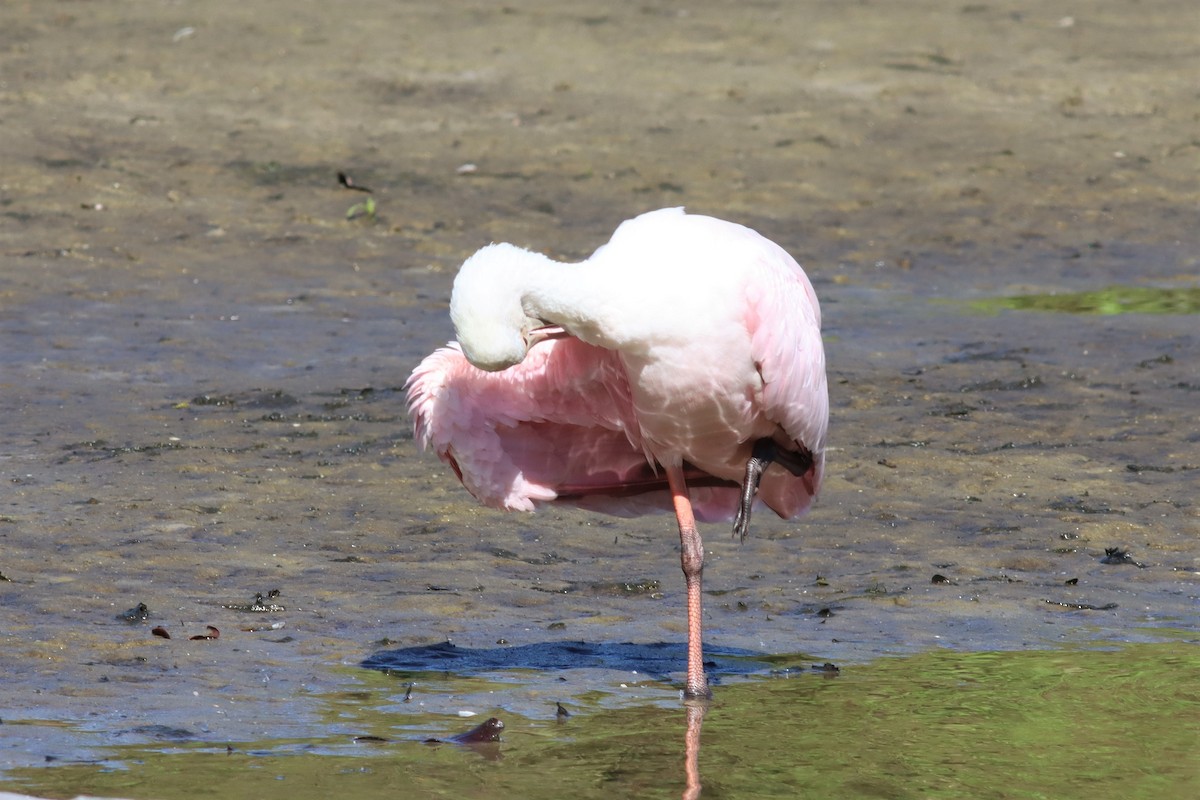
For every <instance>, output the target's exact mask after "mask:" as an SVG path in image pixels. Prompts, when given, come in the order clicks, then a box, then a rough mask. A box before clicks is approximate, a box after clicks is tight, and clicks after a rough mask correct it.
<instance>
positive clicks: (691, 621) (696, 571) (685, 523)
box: [667, 466, 712, 699]
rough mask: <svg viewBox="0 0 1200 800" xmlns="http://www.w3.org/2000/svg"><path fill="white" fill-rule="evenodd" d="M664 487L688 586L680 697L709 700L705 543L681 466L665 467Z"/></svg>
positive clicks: (710, 694) (710, 693)
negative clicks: (703, 589)
mask: <svg viewBox="0 0 1200 800" xmlns="http://www.w3.org/2000/svg"><path fill="white" fill-rule="evenodd" d="M667 484H668V485H669V486H670V487H671V499H672V501H673V502H674V504H675V519H676V520H677V521H678V522H679V561H680V564H681V566H682V567H683V579H684V581H685V582H686V583H687V606H688V664H687V683H686V685H685V686H684V690H683V696H684V697H685V698H689V699H695V698H708V697H712V692H711V691H709V688H708V679H707V678H706V677H704V622H703V604H702V601H701V594H700V588H701V574H702V573H703V572H704V543H703V542H702V541H700V531H698V530H696V517H695V515H694V514H693V513H692V501H691V498H690V497H689V496H688V488H687V483H686V482H684V479H683V469H682V467H681V466H671V467H667Z"/></svg>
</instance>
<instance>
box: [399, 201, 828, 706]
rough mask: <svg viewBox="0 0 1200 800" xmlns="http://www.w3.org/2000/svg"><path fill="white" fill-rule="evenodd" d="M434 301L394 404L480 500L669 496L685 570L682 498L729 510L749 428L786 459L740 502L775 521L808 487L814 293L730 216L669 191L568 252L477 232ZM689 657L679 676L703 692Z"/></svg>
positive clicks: (604, 502) (505, 503)
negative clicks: (433, 320) (767, 511)
mask: <svg viewBox="0 0 1200 800" xmlns="http://www.w3.org/2000/svg"><path fill="white" fill-rule="evenodd" d="M451 316H452V317H453V319H454V323H455V328H456V331H457V333H458V339H459V342H456V343H451V344H450V345H449V346H448V347H444V348H441V349H439V350H437V351H436V352H434V353H433V354H432V355H430V356H429V357H427V358H426V359H425V360H424V361H422V362H421V364H420V366H418V367H417V368H416V370H414V371H413V374H412V376H411V377H410V378H409V381H408V384H407V389H408V402H409V410H410V413H411V414H412V416H413V419H414V426H415V431H416V438H417V440H418V441H419V442H420V443H421V445H422V446H423V447H427V448H428V447H431V448H433V449H434V450H435V451H436V452H437V454H438V455H439V456H440V457H441V458H442V459H443V460H444V461H446V462H448V463H449V464H450V465H451V466H452V467H453V468H454V470H455V473H456V474H457V475H458V476H459V478H460V479H461V480H462V483H463V485H464V486H465V487H466V488H467V490H468V491H469V492H471V494H472V495H474V496H475V497H476V498H477V499H478V500H480V501H481V502H483V503H484V504H486V505H489V506H494V507H498V508H508V509H513V510H521V511H530V510H533V508H534V507H535V506H536V505H537V504H538V503H543V502H549V501H555V500H558V501H565V502H571V503H575V504H578V505H581V506H584V507H586V508H590V509H594V510H597V511H605V512H609V513H617V514H623V515H628V514H637V513H644V512H647V511H653V510H663V511H666V510H671V509H672V507H673V505H674V510H675V511H676V514H677V517H678V518H679V523H680V533H681V537H683V543H684V549H685V554H684V572H685V574H688V573H689V567H688V561H687V559H688V557H687V550H688V549H689V544H690V545H692V549H695V547H696V546H698V545H699V535H698V533H695V532H694V524H691V525H690V528H691V530H685V528H688V527H689V520H690V517H691V513H692V508H694V511H695V514H696V516H698V517H700V518H701V519H704V520H719V519H729V518H731V517H732V516H733V515H734V513H735V512H736V511H737V509H738V508H739V502H740V498H741V497H742V490H741V484H742V482H743V481H744V480H745V479H746V476H747V475H748V472H747V461H748V460H749V459H751V456H752V452H756V451H755V450H754V448H755V445H756V443H762V442H766V443H767V444H769V445H773V446H774V448H775V449H776V450H777V451H779V452H781V453H783V454H785V455H788V456H790V457H793V458H795V459H797V460H795V461H793V462H792V464H793V466H790V467H788V468H786V469H785V468H783V467H782V466H776V467H774V468H770V469H766V470H765V471H763V472H762V473H761V483H760V484H759V486H758V491H757V502H759V503H762V504H765V505H766V506H767V507H769V508H771V509H772V510H773V511H775V513H777V514H778V515H780V516H781V517H784V518H791V517H794V516H796V515H798V514H800V513H802V512H803V511H805V510H806V509H807V508H808V507H809V505H810V504H811V502H812V499H813V497H814V496H815V495H816V493H817V491H818V489H819V488H820V484H821V476H822V472H823V469H824V461H825V457H824V450H825V435H826V430H827V427H828V416H829V411H828V408H829V404H828V396H827V389H826V378H825V354H824V349H823V347H822V343H821V333H820V324H821V315H820V307H819V305H818V302H817V297H816V294H815V293H814V292H813V288H812V285H811V284H810V283H809V280H808V278H807V276H806V275H805V274H804V270H803V269H801V267H800V266H799V265H798V264H797V263H796V262H795V261H794V260H793V259H792V258H791V256H789V255H788V254H787V253H786V252H784V251H783V249H782V248H780V247H779V246H778V245H776V244H774V243H773V242H771V241H770V240H768V239H766V238H764V237H763V236H761V235H759V234H758V233H756V232H754V231H752V230H750V229H749V228H746V227H743V226H741V225H737V224H734V223H731V222H725V221H722V220H718V219H714V218H712V217H705V216H699V215H691V214H685V213H684V211H683V209H679V208H669V209H661V210H659V211H653V212H650V213H647V214H643V215H641V216H639V217H636V218H634V219H631V220H628V221H626V222H624V223H622V224H621V225H620V227H618V228H617V230H616V232H615V233H614V234H613V236H612V239H611V240H610V241H609V242H608V244H606V245H604V246H603V247H601V248H599V249H598V250H597V251H596V252H595V253H594V254H593V255H592V256H591V257H590V258H588V259H587V260H586V261H583V262H581V263H578V264H560V263H557V262H554V261H551V260H550V259H548V258H546V257H545V256H542V255H540V254H537V253H532V252H529V251H526V250H522V249H520V248H516V247H513V246H512V245H490V246H489V247H485V248H484V249H482V250H480V251H479V252H478V253H476V254H475V255H474V256H472V257H471V258H470V259H468V260H467V262H466V263H464V265H463V267H462V269H461V270H460V272H459V275H458V277H457V278H456V280H455V283H454V292H453V297H452V300H451ZM460 343H461V344H460ZM474 364H478V365H479V366H474ZM480 367H483V369H481V368H480ZM767 463H770V462H769V460H768V462H767ZM780 463H781V464H782V463H784V462H783V461H781V462H780ZM796 464H799V466H798V467H797V466H796ZM793 472H798V473H799V474H793ZM689 487H690V490H689ZM753 496H754V495H753V494H750V495H748V497H753ZM689 498H690V502H689ZM681 502H682V503H684V504H687V506H688V508H685V509H683V510H682V511H681V507H680V503H681ZM747 502H748V501H747ZM747 510H748V508H747ZM693 535H694V536H695V539H694V542H693V541H692V540H691V539H690V538H689V537H691V536H693ZM699 552H700V553H701V554H702V552H703V551H702V548H701V549H700V550H699ZM700 558H701V556H699V555H697V556H696V558H694V559H693V561H696V563H695V564H693V569H692V570H691V571H693V572H695V580H696V592H697V599H696V603H697V604H698V602H699V600H698V591H699V572H700V563H699V561H697V559H700ZM691 590H692V579H691V577H690V576H689V594H690V593H691ZM689 599H690V598H689ZM690 607H691V605H690V604H689V608H690ZM691 616H692V615H691V614H689V619H691ZM695 617H696V618H695V621H694V623H693V624H694V629H693V631H692V632H693V634H694V638H695V639H697V640H698V639H699V611H698V609H697V610H696V613H695ZM695 644H696V647H697V648H698V646H699V642H698V641H697V642H696V643H695ZM697 653H698V649H697ZM691 661H692V658H691V655H689V674H688V683H687V691H688V693H689V694H692V695H697V696H699V695H703V694H706V693H707V685H706V683H705V679H704V676H703V671H702V666H700V665H698V664H695V665H694V664H692V663H691ZM697 671H699V675H696V674H695V673H696V672H697Z"/></svg>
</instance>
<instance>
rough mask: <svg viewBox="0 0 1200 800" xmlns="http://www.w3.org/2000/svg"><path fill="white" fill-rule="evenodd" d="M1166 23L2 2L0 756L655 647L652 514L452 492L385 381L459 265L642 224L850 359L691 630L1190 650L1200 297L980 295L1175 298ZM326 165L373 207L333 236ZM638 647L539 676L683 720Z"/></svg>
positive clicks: (1191, 161) (1130, 15)
mask: <svg viewBox="0 0 1200 800" xmlns="http://www.w3.org/2000/svg"><path fill="white" fill-rule="evenodd" d="M1192 17H1194V10H1193V9H1192V7H1191V5H1190V4H1189V3H1186V2H1170V1H1166V2H1154V3H1143V4H1139V5H1137V6H1130V5H1129V4H1126V3H1122V2H1115V0H1114V2H1100V3H1094V4H1091V5H1090V6H1089V8H1088V9H1087V11H1086V14H1083V13H1081V14H1080V15H1079V16H1077V17H1074V18H1068V17H1063V16H1062V15H1061V13H1052V12H1050V11H1043V10H1040V9H1029V8H1026V7H1025V6H1024V5H1021V4H1016V3H1007V2H1005V3H993V4H967V5H964V4H957V3H943V2H925V3H916V4H912V3H909V4H905V5H904V7H903V9H901V8H899V7H896V6H893V5H888V4H870V3H867V4H855V5H850V4H836V5H830V4H823V3H807V2H806V3H797V4H788V3H780V4H772V3H759V4H754V5H752V6H745V7H742V8H741V9H740V10H739V11H738V12H736V13H733V12H730V11H728V10H727V9H726V7H725V4H717V3H700V4H692V5H689V6H686V7H683V6H679V5H675V4H667V3H651V4H636V5H630V6H620V7H616V8H612V9H598V8H596V7H594V6H593V5H587V4H572V3H550V4H544V5H536V6H526V5H524V4H518V5H514V6H511V7H492V6H490V5H481V6H478V7H471V8H467V9H464V8H461V7H458V6H454V7H453V8H451V7H443V6H442V5H439V4H427V5H417V6H411V5H408V4H405V5H403V6H397V5H396V4H391V3H384V2H361V3H355V4H352V5H349V6H346V5H342V6H337V7H333V6H322V5H319V4H313V5H301V6H297V5H295V4H291V3H288V4H285V3H277V2H263V3H256V4H250V5H247V4H241V5H239V4H233V3H224V2H218V3H208V4H204V5H203V6H194V5H188V4H150V5H135V6H128V5H125V4H116V3H111V2H100V3H96V2H92V3H58V4H54V5H53V6H45V5H38V4H7V5H5V7H4V9H3V10H2V11H0V23H2V24H0V75H3V76H4V77H3V79H2V83H0V141H2V142H3V148H4V160H5V170H4V172H5V174H4V175H3V176H2V177H0V473H2V477H3V485H4V486H5V487H6V488H5V490H4V494H3V495H0V498H2V502H3V505H2V506H0V574H3V576H4V578H5V580H4V581H0V604H2V605H3V618H4V620H5V625H4V626H3V631H2V632H0V635H2V636H3V639H2V642H3V646H2V647H0V671H2V672H3V674H4V675H5V676H6V677H5V683H4V688H3V689H2V690H0V697H3V701H2V707H0V717H2V718H3V719H4V720H5V721H9V720H14V719H16V720H23V721H28V722H30V723H31V724H28V725H22V726H20V729H19V730H17V729H16V728H15V727H14V726H10V725H4V726H0V743H2V744H0V766H4V765H17V764H23V763H41V762H42V761H43V759H44V758H45V757H46V756H47V755H54V756H56V757H62V756H64V755H65V756H68V757H69V756H71V755H72V754H77V753H79V752H82V750H81V748H84V747H86V746H88V745H99V744H105V743H113V742H116V741H121V742H130V741H143V740H144V741H155V740H156V739H155V735H156V734H155V731H158V732H159V733H161V731H162V730H181V731H185V732H186V734H187V738H188V739H189V740H199V741H212V742H223V741H227V740H239V741H244V740H251V739H256V738H264V737H271V738H279V737H287V736H296V737H300V736H316V735H320V734H321V733H323V732H325V731H326V730H327V728H328V722H327V720H325V719H324V718H323V716H322V711H321V708H320V706H319V705H318V704H317V703H315V702H311V701H310V700H309V699H306V698H311V697H313V696H316V695H319V694H321V693H323V692H330V691H340V690H343V689H345V688H346V687H349V686H353V685H354V682H355V680H356V678H355V677H354V675H355V674H356V671H357V668H358V665H360V664H361V663H362V662H363V660H364V659H367V658H369V657H371V656H373V655H377V654H379V653H388V652H393V651H397V650H404V649H405V648H413V647H419V646H424V645H433V644H438V643H443V642H446V641H447V640H449V641H452V642H453V643H455V644H456V645H458V646H460V647H464V648H472V649H487V650H493V649H501V650H502V649H505V648H517V647H522V646H529V647H535V648H536V647H537V646H539V645H544V644H546V643H557V642H563V641H583V642H587V643H590V644H621V643H632V644H636V645H647V644H657V643H667V644H669V645H680V644H681V643H682V641H683V639H684V635H685V634H684V624H683V623H684V619H683V616H684V615H683V609H682V579H681V575H680V573H679V567H678V554H677V538H676V536H675V534H674V531H673V526H672V523H671V520H670V518H669V517H658V518H648V519H640V520H633V521H621V520H613V519H608V518H604V517H597V516H593V515H589V514H585V513H582V512H578V511H573V510H570V509H561V510H560V509H547V510H544V511H542V512H539V513H538V514H535V515H530V516H518V515H504V514H499V513H496V512H492V511H488V510H484V509H478V508H476V507H475V506H474V504H473V503H472V501H471V500H470V498H469V496H468V495H467V494H466V493H465V491H463V490H462V489H461V488H460V487H459V486H458V485H457V484H456V482H455V481H454V480H453V476H452V474H451V473H450V472H449V470H448V469H446V468H444V467H443V466H442V465H440V464H439V463H438V462H437V461H436V459H434V458H432V457H431V456H428V455H425V456H422V455H421V454H419V453H418V452H417V451H416V449H415V447H414V445H413V442H412V439H411V434H410V432H409V429H408V421H407V419H406V416H405V411H404V402H403V394H402V392H401V391H400V388H399V387H401V386H402V384H403V382H404V380H405V378H406V377H407V374H408V371H409V370H410V369H411V368H412V366H414V365H415V363H416V362H417V361H418V360H419V358H420V357H421V356H422V355H423V354H424V353H426V352H428V351H429V350H431V349H432V348H433V347H435V346H437V345H439V344H441V343H442V342H444V341H445V340H446V339H448V338H449V337H450V336H451V335H452V331H451V328H450V324H449V320H448V318H447V316H446V312H445V303H446V301H447V299H448V296H449V287H450V281H451V279H452V277H453V274H454V270H455V269H456V268H457V265H458V264H459V263H460V262H461V260H462V259H463V258H464V257H465V256H467V255H469V254H470V253H471V252H473V251H474V250H475V249H476V248H477V247H479V246H481V245H483V244H486V243H487V242H489V241H493V240H496V241H500V240H503V241H513V242H516V243H518V244H522V245H526V246H531V247H535V248H539V249H544V250H545V251H546V252H548V253H550V254H552V255H555V256H557V257H562V258H573V257H582V256H584V255H586V254H587V253H589V252H590V251H591V250H593V249H594V248H595V247H596V246H598V245H600V244H602V243H603V242H604V240H605V239H606V237H607V235H608V234H609V233H610V232H611V230H612V229H613V228H614V227H615V225H616V224H617V223H618V222H619V221H620V220H622V219H624V218H626V217H629V216H632V215H634V214H636V213H639V212H641V211H644V210H648V209H651V208H656V207H661V206H668V205H686V206H687V207H688V208H689V209H690V210H692V211H695V212H701V213H709V214H713V215H716V216H721V217H725V218H729V219H734V220H737V221H739V222H743V223H745V224H749V225H751V226H753V227H756V228H757V229H759V230H760V231H762V232H763V233H764V234H765V235H767V236H769V237H771V238H773V239H775V240H776V241H778V242H779V243H780V244H781V245H783V246H784V247H785V248H786V249H788V250H789V251H790V252H792V253H793V254H794V255H795V256H796V257H797V258H798V259H799V260H800V261H801V262H802V263H804V264H805V266H806V268H807V269H808V271H809V274H810V276H811V277H812V279H813V283H814V285H815V286H816V289H817V292H818V294H819V295H820V297H821V299H822V303H823V310H824V316H825V330H826V336H827V349H828V359H829V364H830V379H831V391H832V402H833V415H832V433H831V444H832V449H831V452H830V457H829V470H828V474H829V480H828V483H827V485H826V488H825V491H824V494H823V496H822V498H821V501H820V503H819V505H818V507H817V508H816V509H815V510H814V511H813V512H812V513H811V514H810V515H809V516H808V517H807V518H806V519H804V520H802V521H800V522H798V523H783V522H780V521H778V520H771V519H768V518H767V516H766V515H765V514H762V515H759V516H758V517H757V518H756V520H755V530H754V531H753V534H752V537H751V538H750V539H749V540H748V541H747V542H746V543H745V544H743V545H740V546H739V545H738V544H736V543H735V542H733V541H732V540H731V539H730V537H729V535H728V532H727V531H726V530H725V529H724V527H723V526H709V527H708V528H706V529H705V531H704V533H705V536H706V545H707V549H708V556H707V557H708V567H707V569H706V572H705V578H706V582H707V588H708V590H709V596H708V598H707V603H708V605H707V613H708V632H707V642H708V644H709V645H710V647H712V648H713V649H714V650H719V649H721V648H725V649H728V650H730V651H733V650H742V651H747V652H751V653H755V654H765V655H780V654H804V655H805V656H810V657H811V658H814V659H818V660H833V661H838V662H863V661H868V660H870V659H872V658H874V657H876V656H879V655H883V654H894V653H905V652H916V651H923V650H926V649H929V648H938V647H948V648H955V649H964V650H1017V649H1040V648H1048V647H1051V648H1052V647H1058V646H1062V645H1064V644H1072V643H1078V642H1105V641H1112V642H1126V641H1144V640H1157V639H1159V638H1160V637H1162V636H1164V635H1167V634H1166V632H1167V631H1170V630H1174V631H1178V630H1183V631H1185V632H1186V631H1192V632H1194V631H1195V629H1196V624H1197V619H1198V616H1197V602H1198V601H1197V593H1198V592H1197V572H1198V571H1200V535H1198V534H1200V514H1198V511H1197V506H1196V504H1195V487H1196V475H1197V472H1196V470H1197V469H1198V468H1200V456H1198V455H1197V453H1198V452H1200V448H1198V447H1197V442H1198V438H1200V435H1198V434H1197V432H1196V426H1195V424H1194V417H1195V408H1196V403H1197V397H1198V396H1200V395H1198V394H1197V392H1198V391H1200V379H1198V378H1197V377H1196V371H1195V364H1194V360H1195V358H1194V354H1195V353H1196V352H1198V349H1197V345H1198V342H1197V338H1198V337H1197V332H1198V328H1197V317H1196V316H1195V314H1194V313H1191V314H1125V315H1116V316H1102V315H1087V314H1084V315H1079V314H1067V313H1047V312H1020V311H1005V312H1001V313H998V314H988V313H983V312H981V311H978V310H976V309H974V308H973V307H972V306H971V305H970V301H973V300H978V299H982V298H993V297H1001V296H1009V295H1019V294H1030V293H1045V292H1058V293H1065V292H1077V291H1084V290H1090V289H1098V288H1103V287H1106V286H1110V285H1126V286H1136V287H1154V288H1158V289H1163V290H1168V291H1172V290H1175V291H1177V290H1184V289H1193V290H1194V289H1195V287H1196V285H1197V272H1198V270H1197V258H1198V256H1197V253H1198V252H1200V249H1198V247H1197V245H1198V243H1200V235H1198V234H1197V229H1196V226H1195V211H1196V208H1197V200H1200V193H1198V192H1197V190H1196V185H1195V175H1196V167H1197V163H1198V161H1200V143H1198V141H1197V139H1196V134H1195V108H1196V106H1195V86H1194V81H1193V80H1192V79H1191V76H1193V75H1194V74H1195V73H1196V69H1195V68H1196V66H1197V64H1196V62H1197V60H1198V58H1200V53H1198V52H1197V50H1196V44H1195V36H1194V25H1191V24H1190V23H1189V22H1188V20H1189V18H1192ZM339 171H344V172H345V173H347V174H349V175H350V176H351V177H352V179H353V180H354V181H355V182H356V183H358V184H360V185H364V186H367V187H369V188H371V189H372V190H373V192H372V194H371V195H370V196H371V197H372V198H373V199H374V202H375V213H374V214H363V213H360V214H358V215H357V216H356V217H355V218H354V219H347V212H348V211H349V210H350V209H351V207H352V206H354V205H355V204H358V203H361V202H363V200H364V198H365V197H366V195H365V194H364V193H362V192H356V191H353V190H350V189H346V188H344V187H342V186H339V184H338V182H337V179H336V175H337V173H338V172H339ZM1192 310H1193V312H1194V309H1192ZM1112 547H1117V548H1124V549H1126V550H1128V552H1129V554H1130V560H1132V561H1136V562H1138V563H1137V564H1133V563H1104V557H1105V550H1106V548H1112ZM1110 561H1111V559H1110ZM935 574H940V575H944V576H945V577H946V578H948V579H949V581H950V582H948V583H938V584H935V583H932V582H931V580H932V577H933V575H935ZM1067 581H1076V582H1075V583H1071V584H1068V583H1067ZM273 590H279V595H278V596H277V597H275V598H273V599H271V602H274V603H275V604H276V605H277V606H280V607H281V610H275V611H259V612H256V611H250V610H245V608H244V607H246V606H247V605H250V604H252V602H253V601H254V600H255V596H256V594H259V593H261V594H263V595H267V594H268V593H270V592H272V591H273ZM139 603H144V604H146V606H147V608H148V611H149V616H148V618H147V619H145V620H137V621H134V622H129V621H126V620H124V619H122V618H121V617H122V614H123V612H125V611H126V610H128V609H132V608H136V607H137V605H138V604H139ZM1114 604H1115V605H1114ZM829 612H832V616H829V615H828V614H829ZM207 625H213V626H215V627H216V628H218V629H219V630H220V632H221V635H220V638H219V639H216V640H213V639H204V640H195V641H193V640H191V639H189V638H188V637H190V636H193V635H203V634H205V631H206V627H205V626H207ZM156 626H161V627H163V628H164V629H166V631H167V632H169V633H170V635H171V637H172V638H170V639H169V640H168V639H164V638H161V637H158V636H154V635H152V634H151V629H152V628H154V627H156ZM273 626H274V627H273ZM1171 635H1173V636H1177V635H1178V634H1177V633H1172V634H1171ZM1180 646H1181V647H1192V646H1194V645H1193V644H1188V643H1186V642H1184V643H1181V644H1180ZM638 663H640V662H638V661H636V660H635V661H633V662H629V661H622V660H620V659H613V660H611V661H608V662H602V663H601V665H600V667H601V669H599V671H598V672H593V671H578V672H573V673H571V674H570V677H569V681H568V683H569V685H568V686H567V687H566V688H567V689H568V693H571V692H584V691H587V690H589V689H594V688H597V687H599V688H600V690H601V691H602V692H609V693H611V694H612V696H613V699H612V702H613V703H615V704H620V703H623V702H641V701H648V702H664V703H665V702H669V701H670V700H671V698H672V697H673V690H672V689H671V687H670V684H669V683H661V682H660V683H656V684H654V685H652V686H650V687H648V688H647V689H646V690H645V692H644V693H643V694H639V695H637V696H636V697H632V698H627V697H623V693H622V691H621V690H620V689H619V688H618V687H619V686H620V683H621V678H620V677H619V676H621V675H627V674H628V672H629V668H630V666H631V664H633V665H635V666H636V665H637V664H638ZM513 666H515V667H521V666H523V664H522V663H514V664H513ZM680 667H682V663H681V664H680ZM732 674H733V673H732V671H731V672H730V675H732ZM527 677H528V680H527V681H525V680H523V681H518V682H517V683H518V686H517V687H514V688H513V690H512V693H511V695H510V697H508V698H505V699H503V700H501V701H499V703H500V705H501V706H502V707H505V708H510V709H512V710H514V711H516V712H518V713H534V711H533V710H534V709H537V710H538V711H537V713H544V712H545V696H544V693H545V690H546V686H545V685H543V683H539V681H543V682H545V681H549V680H554V681H556V682H557V678H558V677H560V676H559V675H557V674H556V675H554V676H553V679H551V678H547V677H544V676H542V677H539V675H538V674H537V673H531V674H529V675H528V676H527ZM671 677H674V678H676V679H677V678H678V677H679V675H678V673H676V674H675V675H673V676H671ZM718 677H721V675H720V674H718ZM560 691H561V690H560V689H559V688H557V684H556V688H555V692H560ZM560 696H566V695H565V694H563V695H560ZM447 704H448V705H447V708H448V709H449V708H450V707H451V705H452V704H451V702H450V701H447ZM65 723H70V725H71V726H72V727H70V728H69V729H68V728H64V727H62V725H63V724H65ZM147 726H151V727H147ZM153 726H163V727H162V728H155V727H153ZM14 730H17V732H16V733H13V731H14Z"/></svg>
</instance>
